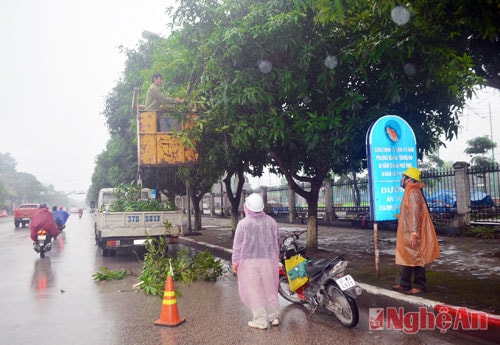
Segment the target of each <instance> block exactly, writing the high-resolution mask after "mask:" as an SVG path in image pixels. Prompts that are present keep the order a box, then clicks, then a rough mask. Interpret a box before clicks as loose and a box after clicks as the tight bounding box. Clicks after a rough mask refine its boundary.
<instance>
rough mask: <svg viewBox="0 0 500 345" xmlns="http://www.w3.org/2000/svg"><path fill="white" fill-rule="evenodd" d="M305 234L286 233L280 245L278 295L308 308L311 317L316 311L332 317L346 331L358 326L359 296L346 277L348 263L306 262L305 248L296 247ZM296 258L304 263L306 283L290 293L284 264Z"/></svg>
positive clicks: (348, 276)
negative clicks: (301, 259)
mask: <svg viewBox="0 0 500 345" xmlns="http://www.w3.org/2000/svg"><path fill="white" fill-rule="evenodd" d="M305 232H306V231H300V232H291V233H287V234H286V235H285V237H284V238H283V241H282V242H281V243H280V268H279V287H278V292H279V294H280V295H281V296H282V297H283V298H284V299H286V300H288V301H289V302H292V303H295V304H308V305H310V306H311V307H312V308H311V309H310V314H309V317H311V316H312V315H313V314H314V313H315V312H316V311H317V310H318V309H319V308H322V309H325V310H326V311H327V312H329V313H333V315H334V316H335V317H336V319H337V320H338V321H339V322H340V323H341V324H343V325H344V326H346V327H349V328H352V327H354V326H356V325H357V324H358V321H359V310H358V306H357V304H356V301H355V299H356V298H357V297H358V296H359V295H360V294H361V288H360V287H359V286H358V285H356V282H355V280H354V279H353V278H352V276H351V275H349V274H345V271H346V267H347V261H345V260H344V258H343V257H342V256H338V257H336V258H334V259H321V258H317V259H308V258H307V257H305V251H306V248H305V247H300V246H299V244H298V243H297V240H298V239H299V237H300V235H302V234H303V233H305ZM295 255H299V256H302V257H304V258H305V259H307V261H305V272H306V273H307V277H308V279H307V282H306V283H305V284H304V285H302V286H301V287H299V288H298V289H296V290H295V291H292V289H291V288H290V281H289V277H288V274H287V272H286V269H285V267H286V266H285V260H287V259H289V258H291V257H293V256H295Z"/></svg>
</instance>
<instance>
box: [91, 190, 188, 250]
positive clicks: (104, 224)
mask: <svg viewBox="0 0 500 345" xmlns="http://www.w3.org/2000/svg"><path fill="white" fill-rule="evenodd" d="M150 195H151V190H150V189H147V188H143V189H142V190H141V195H140V199H141V200H147V199H150ZM115 201H117V197H116V196H115V189H114V188H103V189H101V190H100V191H99V197H98V202H97V208H96V213H95V225H94V227H95V240H96V245H97V246H98V247H99V248H101V249H102V255H103V256H110V255H115V254H116V250H117V249H118V248H125V247H136V248H138V249H142V250H144V246H145V244H146V241H147V239H148V237H149V238H159V237H161V236H164V237H170V238H171V237H175V236H179V235H180V234H181V233H182V232H183V228H184V221H183V213H182V211H147V212H110V207H111V205H112V204H113V203H114V202H115ZM166 221H168V222H169V223H170V224H171V225H172V226H171V227H170V228H169V229H166V227H165V222H166Z"/></svg>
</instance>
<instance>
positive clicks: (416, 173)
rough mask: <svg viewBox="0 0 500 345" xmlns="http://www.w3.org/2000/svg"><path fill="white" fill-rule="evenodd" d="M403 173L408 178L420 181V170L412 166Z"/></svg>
mask: <svg viewBox="0 0 500 345" xmlns="http://www.w3.org/2000/svg"><path fill="white" fill-rule="evenodd" d="M403 175H406V176H408V177H409V178H412V179H414V180H415V181H419V182H420V170H418V169H417V168H414V167H409V168H408V169H406V171H405V172H404V173H403Z"/></svg>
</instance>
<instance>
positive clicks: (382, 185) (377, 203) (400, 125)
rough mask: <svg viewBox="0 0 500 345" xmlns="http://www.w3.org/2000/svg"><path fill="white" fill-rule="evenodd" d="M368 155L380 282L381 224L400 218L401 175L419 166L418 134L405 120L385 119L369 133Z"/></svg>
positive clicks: (371, 212)
mask: <svg viewBox="0 0 500 345" xmlns="http://www.w3.org/2000/svg"><path fill="white" fill-rule="evenodd" d="M366 151H367V158H368V185H369V191H370V193H369V194H370V217H371V219H372V220H373V237H374V243H375V269H376V272H377V278H380V267H379V266H380V261H379V250H378V226H377V222H380V221H393V220H397V219H398V218H399V211H400V208H401V200H402V199H403V194H404V189H403V188H402V187H401V186H400V181H401V175H402V174H403V172H404V171H405V170H406V169H407V168H409V167H411V166H413V167H416V166H417V142H416V139H415V133H414V132H413V129H412V128H411V127H410V125H409V124H408V123H407V122H406V121H405V120H404V119H402V118H401V117H399V116H396V115H386V116H382V117H381V118H379V119H378V120H377V121H375V122H374V123H373V124H372V125H371V126H370V128H369V129H368V132H367V134H366Z"/></svg>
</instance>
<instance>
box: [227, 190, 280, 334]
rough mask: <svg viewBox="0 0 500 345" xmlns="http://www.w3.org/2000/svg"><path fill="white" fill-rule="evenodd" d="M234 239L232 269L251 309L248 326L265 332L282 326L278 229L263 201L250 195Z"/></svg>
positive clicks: (239, 289) (243, 297)
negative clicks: (279, 295) (280, 319)
mask: <svg viewBox="0 0 500 345" xmlns="http://www.w3.org/2000/svg"><path fill="white" fill-rule="evenodd" d="M243 209H244V211H245V218H243V219H242V220H240V221H239V222H238V226H237V227H236V232H235V235H234V240H233V254H232V269H233V271H234V272H235V273H237V274H238V292H239V294H240V298H241V301H242V302H243V303H244V304H245V305H246V306H247V307H249V308H250V309H251V310H252V314H253V319H252V320H250V321H248V326H250V327H253V328H258V329H266V328H267V327H268V325H269V323H270V324H271V325H273V326H277V325H279V319H278V314H279V307H280V304H279V298H278V279H279V274H278V269H279V230H278V224H277V223H276V220H275V219H274V218H272V217H270V216H268V215H266V214H265V213H264V201H263V200H262V197H261V196H260V195H258V194H255V193H254V194H251V195H250V196H249V197H248V198H247V199H246V200H245V203H244V205H243Z"/></svg>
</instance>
